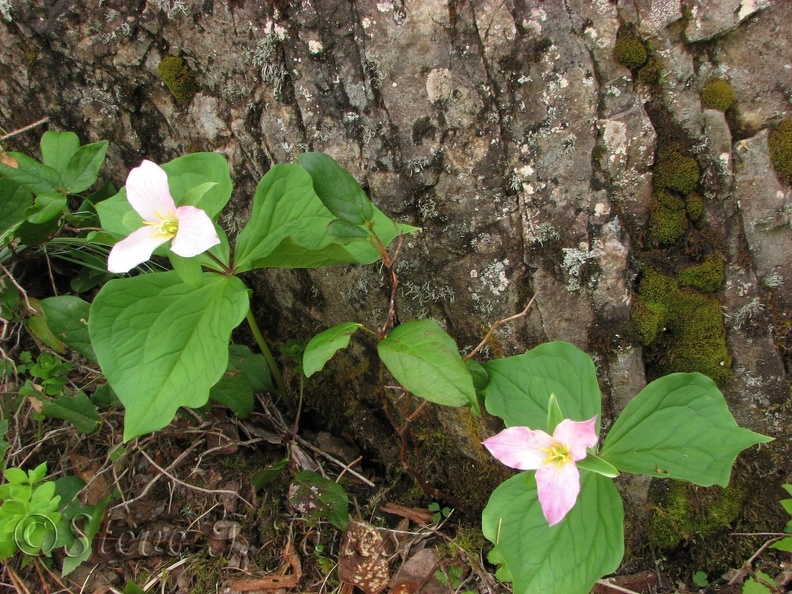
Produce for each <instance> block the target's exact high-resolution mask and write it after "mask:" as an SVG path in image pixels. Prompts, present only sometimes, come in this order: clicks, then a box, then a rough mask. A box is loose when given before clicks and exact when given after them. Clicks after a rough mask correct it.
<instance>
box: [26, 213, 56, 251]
mask: <svg viewBox="0 0 792 594" xmlns="http://www.w3.org/2000/svg"><path fill="white" fill-rule="evenodd" d="M60 226H61V219H60V217H59V216H56V217H55V218H53V219H50V220H49V221H47V222H46V223H41V224H36V223H31V222H30V221H25V222H24V223H22V224H21V225H20V226H19V227H18V228H17V231H16V235H17V237H18V238H19V241H21V242H22V243H24V244H25V245H38V244H40V243H43V242H45V241H47V240H48V239H50V238H51V236H52V235H53V234H54V233H55V232H56V231H58V229H60Z"/></svg>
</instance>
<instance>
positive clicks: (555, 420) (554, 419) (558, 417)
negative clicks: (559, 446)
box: [547, 394, 564, 435]
mask: <svg viewBox="0 0 792 594" xmlns="http://www.w3.org/2000/svg"><path fill="white" fill-rule="evenodd" d="M563 420H564V413H563V412H561V407H560V406H558V398H556V395H555V394H550V398H549V400H548V401H547V433H549V434H550V435H552V434H553V432H554V431H555V428H556V427H557V426H558V424H559V423H560V422H561V421H563Z"/></svg>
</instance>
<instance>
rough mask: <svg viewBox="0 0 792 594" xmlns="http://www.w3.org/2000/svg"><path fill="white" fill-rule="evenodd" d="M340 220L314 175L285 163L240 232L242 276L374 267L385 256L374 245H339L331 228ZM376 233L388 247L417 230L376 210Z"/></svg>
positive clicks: (263, 186)
mask: <svg viewBox="0 0 792 594" xmlns="http://www.w3.org/2000/svg"><path fill="white" fill-rule="evenodd" d="M335 220H337V219H336V217H334V216H333V215H332V213H330V211H329V210H327V208H325V206H324V204H322V201H321V200H320V199H319V196H317V195H316V192H314V189H313V182H312V180H311V176H310V175H308V173H307V172H306V171H305V169H303V168H302V167H300V166H299V165H294V164H291V163H280V164H278V165H275V166H274V167H273V168H272V169H270V170H269V171H268V172H267V174H266V175H265V176H264V177H263V178H262V180H261V182H259V185H258V187H257V188H256V195H255V197H254V199H253V212H252V213H251V216H250V219H249V220H248V223H247V225H246V226H245V228H244V229H242V231H241V232H240V233H239V236H238V238H237V244H236V251H235V254H234V261H235V268H236V270H237V271H239V272H244V271H247V270H252V269H253V268H267V267H269V268H315V267H318V266H328V265H331V264H353V263H358V264H371V263H372V262H376V261H377V260H378V259H379V257H380V255H379V252H378V251H377V249H376V248H375V247H374V246H373V245H372V244H371V243H370V242H369V241H357V242H354V243H351V244H349V245H339V244H338V243H335V241H334V239H333V237H332V236H331V235H330V233H329V231H328V225H329V224H330V223H331V222H332V221H335ZM373 220H374V227H373V230H374V232H375V233H376V234H377V235H378V236H379V237H380V240H381V241H382V242H383V244H384V245H386V246H387V245H388V244H389V243H390V242H391V241H393V239H394V238H395V237H397V236H398V234H399V233H410V232H412V231H415V230H416V229H415V228H414V227H409V226H407V225H396V224H394V223H393V222H392V221H391V220H390V219H389V218H388V217H387V216H385V215H384V214H383V213H382V212H380V211H379V210H378V209H376V208H375V209H374V215H373Z"/></svg>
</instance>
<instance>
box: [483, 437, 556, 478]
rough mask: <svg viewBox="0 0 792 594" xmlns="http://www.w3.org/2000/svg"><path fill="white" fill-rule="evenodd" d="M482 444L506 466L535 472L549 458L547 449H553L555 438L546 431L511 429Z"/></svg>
mask: <svg viewBox="0 0 792 594" xmlns="http://www.w3.org/2000/svg"><path fill="white" fill-rule="evenodd" d="M482 443H483V445H484V447H486V448H487V449H488V450H489V451H490V453H491V454H492V455H493V456H494V457H495V458H497V459H498V460H500V461H501V462H502V463H503V464H505V465H506V466H510V467H511V468H516V469H518V470H535V469H537V468H539V467H540V466H541V465H542V463H543V462H544V461H545V459H546V458H547V449H549V448H551V447H552V445H553V438H552V437H550V436H549V435H548V434H547V433H545V432H544V431H538V430H537V431H532V430H531V429H529V428H528V427H509V428H507V429H504V430H503V431H501V432H500V433H498V434H497V435H493V436H492V437H490V438H489V439H487V440H485V441H483V442H482Z"/></svg>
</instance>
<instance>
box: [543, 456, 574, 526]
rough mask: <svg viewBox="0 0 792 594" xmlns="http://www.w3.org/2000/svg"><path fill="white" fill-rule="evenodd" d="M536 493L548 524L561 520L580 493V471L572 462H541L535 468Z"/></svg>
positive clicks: (551, 524)
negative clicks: (541, 463)
mask: <svg viewBox="0 0 792 594" xmlns="http://www.w3.org/2000/svg"><path fill="white" fill-rule="evenodd" d="M536 493H537V496H538V497H539V505H541V506H542V513H543V514H544V517H545V519H546V520H547V523H548V524H550V526H554V525H555V524H558V523H559V522H560V521H561V520H563V519H564V518H565V517H566V515H567V514H568V513H569V510H571V509H572V508H573V507H575V502H576V501H577V497H578V494H579V493H580V473H579V472H578V469H577V466H575V464H574V463H573V462H567V463H566V464H556V463H553V462H551V463H548V464H543V465H542V466H540V467H539V468H538V469H537V470H536Z"/></svg>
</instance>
